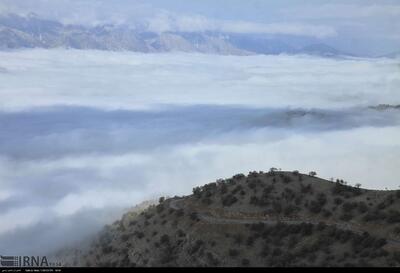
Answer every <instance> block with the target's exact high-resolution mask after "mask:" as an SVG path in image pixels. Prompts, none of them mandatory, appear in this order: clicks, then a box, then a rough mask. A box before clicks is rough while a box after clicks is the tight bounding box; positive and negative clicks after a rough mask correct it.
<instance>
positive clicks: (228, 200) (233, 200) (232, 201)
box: [222, 195, 238, 207]
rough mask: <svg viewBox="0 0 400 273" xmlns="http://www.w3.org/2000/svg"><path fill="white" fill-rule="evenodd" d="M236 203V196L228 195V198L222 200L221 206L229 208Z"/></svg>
mask: <svg viewBox="0 0 400 273" xmlns="http://www.w3.org/2000/svg"><path fill="white" fill-rule="evenodd" d="M237 201H238V199H237V198H236V196H233V195H228V196H226V197H223V198H222V205H224V206H226V207H229V206H231V205H233V204H235V203H236V202H237Z"/></svg>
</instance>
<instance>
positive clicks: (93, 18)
mask: <svg viewBox="0 0 400 273" xmlns="http://www.w3.org/2000/svg"><path fill="white" fill-rule="evenodd" d="M0 11H2V12H3V13H7V12H16V13H23V14H26V13H29V12H35V13H37V14H39V15H41V16H44V17H49V18H53V19H58V20H62V21H63V22H66V23H85V24H98V23H107V22H112V23H129V24H134V23H141V24H142V23H145V24H146V25H147V26H148V27H149V29H150V30H153V31H166V30H181V31H191V30H192V31H202V30H222V31H228V32H240V33H254V32H255V33H273V34H289V35H299V36H302V35H304V36H313V37H316V38H318V39H320V40H321V41H324V42H328V43H329V44H331V45H333V46H336V47H338V48H339V49H342V50H344V51H350V52H352V53H357V52H359V53H362V54H372V55H379V54H386V53H389V52H393V51H398V50H399V49H400V32H399V31H398V30H399V29H400V2H399V1H396V0H379V1H371V0H346V1H345V0H336V1H329V0H309V1H295V0H283V1H282V0H281V1H266V0H248V1H241V0H219V1H213V0H202V1H187V0H146V1H144V0H136V1H128V0H115V1H108V0H0Z"/></svg>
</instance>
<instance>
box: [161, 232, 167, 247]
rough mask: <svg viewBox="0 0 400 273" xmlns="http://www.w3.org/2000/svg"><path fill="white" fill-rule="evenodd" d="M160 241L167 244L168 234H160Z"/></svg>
mask: <svg viewBox="0 0 400 273" xmlns="http://www.w3.org/2000/svg"><path fill="white" fill-rule="evenodd" d="M160 243H161V244H163V245H166V244H169V236H168V235H167V234H164V235H163V236H161V238H160Z"/></svg>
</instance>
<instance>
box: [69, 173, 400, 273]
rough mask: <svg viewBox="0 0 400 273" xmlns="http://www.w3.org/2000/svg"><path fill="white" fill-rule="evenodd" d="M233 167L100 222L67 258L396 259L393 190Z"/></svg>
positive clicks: (397, 218)
mask: <svg viewBox="0 0 400 273" xmlns="http://www.w3.org/2000/svg"><path fill="white" fill-rule="evenodd" d="M315 175H316V174H315V173H314V172H311V173H310V174H308V175H306V174H301V173H299V172H297V171H293V172H285V171H278V170H276V169H271V170H270V171H269V172H266V173H264V172H251V173H249V175H248V176H245V175H243V174H238V175H235V176H233V177H232V178H229V179H225V180H217V181H216V182H213V183H209V184H207V185H204V186H202V187H197V188H194V189H193V194H192V195H189V196H184V197H174V198H169V199H165V198H163V197H162V198H160V200H159V203H158V204H157V205H151V206H149V207H148V208H147V209H145V210H143V211H142V212H141V213H137V212H135V213H131V212H128V213H126V214H125V215H124V216H123V217H122V219H121V220H119V221H116V222H115V223H113V224H112V225H109V226H106V227H105V228H104V229H103V231H102V232H101V233H100V234H98V235H97V237H96V238H95V240H93V241H92V243H91V244H90V246H89V247H88V249H86V250H85V251H82V252H80V254H79V256H75V259H74V260H73V261H72V262H71V263H70V264H69V265H79V266H117V267H130V266H140V267H142V266H234V267H237V266H239V267H242V266H243V267H245V266H266V267H269V266H400V191H376V190H367V189H363V188H361V185H356V186H354V187H353V186H350V185H348V184H347V183H346V182H344V181H343V180H336V181H328V180H324V179H321V178H318V177H316V176H315Z"/></svg>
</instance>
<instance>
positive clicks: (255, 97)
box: [0, 49, 400, 255]
mask: <svg viewBox="0 0 400 273" xmlns="http://www.w3.org/2000/svg"><path fill="white" fill-rule="evenodd" d="M399 88H400V62H399V60H395V59H357V58H346V59H344V58H341V59H334V58H318V57H311V56H287V55H281V56H217V55H203V54H184V53H168V54H137V53H129V52H103V51H86V50H85V51H78V50H62V49H60V50H24V51H11V52H0V219H2V220H1V222H0V253H6V254H9V255H12V254H21V255H28V254H29V255H31V254H33V253H46V252H48V251H51V250H54V249H57V248H59V247H60V246H64V245H65V244H67V243H73V242H74V241H77V240H80V239H82V238H84V237H85V236H87V235H90V234H92V233H93V232H94V231H96V230H99V229H100V228H101V227H102V226H103V225H104V224H106V223H111V222H112V221H113V220H115V219H117V218H119V217H120V215H121V213H122V211H123V210H124V209H126V208H129V207H131V206H133V205H135V204H137V203H139V202H141V201H145V200H149V199H155V198H157V197H159V196H161V195H170V196H173V195H183V194H189V193H190V192H191V189H192V188H193V187H194V186H197V185H202V184H205V183H208V182H211V181H214V180H216V179H217V178H226V177H230V176H232V175H234V174H236V173H240V172H243V173H247V172H249V171H252V170H268V169H269V168H270V167H273V166H274V167H280V168H282V169H287V170H294V169H297V170H300V171H303V172H308V171H311V170H315V171H317V173H318V174H319V175H320V176H322V177H324V178H327V179H329V178H331V177H334V178H342V179H345V180H347V181H349V182H350V183H352V184H355V183H361V184H362V185H363V186H364V187H367V188H371V189H384V188H389V189H397V188H398V187H399V185H400V182H399V180H398V178H399V175H398V166H399V163H400V162H399V158H400V142H399V139H400V126H399V125H400V111H399V110H394V109H392V110H386V111H378V110H375V109H371V108H368V106H371V105H377V104H381V103H388V104H400V90H399Z"/></svg>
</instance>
